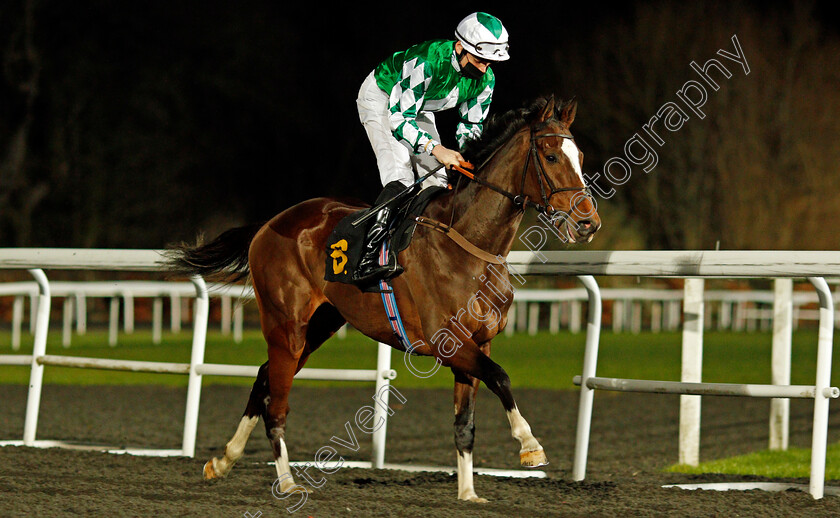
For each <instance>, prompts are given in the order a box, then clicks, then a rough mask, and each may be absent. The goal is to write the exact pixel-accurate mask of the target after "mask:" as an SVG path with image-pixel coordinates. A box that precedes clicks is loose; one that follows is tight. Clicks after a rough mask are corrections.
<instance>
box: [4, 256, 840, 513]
mask: <svg viewBox="0 0 840 518" xmlns="http://www.w3.org/2000/svg"><path fill="white" fill-rule="evenodd" d="M159 261H160V254H159V253H158V252H156V251H127V250H61V249H35V250H32V249H30V250H26V249H0V268H7V269H8V268H19V269H29V270H30V272H31V273H32V275H33V276H35V278H36V280H37V281H38V284H39V287H40V290H41V291H40V298H41V299H42V300H43V301H44V302H46V303H43V304H39V305H38V317H37V319H36V331H35V333H36V336H35V350H34V351H33V354H32V355H31V356H21V355H16V356H0V364H4V363H5V364H13V365H21V364H23V365H31V382H30V387H31V388H30V395H29V398H28V400H27V414H26V416H27V417H26V425H25V429H24V441H23V443H24V444H28V445H37V444H36V441H35V440H34V439H35V427H36V426H37V415H38V405H39V402H40V387H41V381H42V376H43V366H44V365H46V364H57V363H59V362H61V364H63V365H69V364H74V366H78V367H95V368H105V367H106V366H105V365H104V364H101V363H100V360H98V359H80V358H70V357H58V356H47V355H46V331H47V325H48V314H49V297H50V291H49V290H50V286H49V281H48V280H47V279H46V276H45V275H44V274H43V271H42V270H41V269H40V268H41V267H44V268H51V269H90V270H141V271H155V270H157V269H158V268H159V267H160V265H159ZM508 265H509V266H510V267H511V269H512V270H514V271H516V272H517V273H519V274H522V275H558V274H565V275H577V276H578V278H579V279H580V280H581V282H582V283H583V285H584V289H585V292H586V297H587V300H588V303H589V314H588V317H587V327H586V331H587V334H586V347H585V353H584V359H583V372H582V374H581V376H579V377H577V379H576V381H577V383H579V384H580V385H581V394H580V407H579V414H578V427H577V435H576V446H575V460H574V467H573V477H574V478H575V479H576V480H582V479H583V478H584V477H585V471H586V461H587V455H588V448H589V433H590V425H591V419H592V411H593V400H594V390H596V389H599V390H619V391H624V390H626V391H641V392H655V393H677V394H681V395H682V397H683V398H692V399H683V401H688V402H691V404H690V405H687V404H686V405H682V409H681V419H683V418H688V417H690V416H691V415H694V416H695V418H696V419H695V422H694V423H693V424H692V426H687V427H685V428H686V429H689V430H694V431H693V432H690V433H689V435H691V437H689V438H690V439H691V440H692V441H698V440H699V412H698V410H699V396H700V395H711V394H717V395H741V396H750V397H770V398H776V399H779V398H790V397H802V398H808V399H814V417H813V435H812V445H811V447H812V451H811V473H810V477H811V478H810V485H809V491H810V493H811V495H812V496H813V497H814V498H822V496H823V494H824V482H825V454H826V441H827V428H828V400H829V398H834V397H838V395H840V390H838V389H837V388H836V387H831V386H830V373H831V354H832V350H831V349H832V340H833V329H834V323H833V320H834V304H833V300H832V296H831V292H830V290H829V289H828V285H827V284H826V282H825V281H824V279H823V278H822V277H823V276H832V277H836V276H840V252H718V251H714V252H709V251H685V252H542V253H540V254H535V253H531V252H512V253H511V254H510V255H509V256H508ZM593 275H628V276H644V277H681V278H687V279H688V280H687V282H686V290H685V295H684V297H685V300H684V304H685V307H684V317H685V318H684V320H685V321H686V325H685V326H684V329H683V349H684V358H685V359H684V362H683V372H684V375H683V380H682V381H681V382H662V381H655V380H630V379H622V378H600V377H597V376H596V371H597V360H598V344H599V337H600V329H601V310H602V308H601V302H602V298H601V291H600V290H599V288H598V285H597V283H596V282H595V279H594V277H592V276H593ZM708 277H743V278H756V277H766V278H801V277H805V278H808V280H809V281H810V282H811V283H812V284H813V285H814V287H815V288H816V290H817V294H818V298H819V304H820V309H819V335H818V354H817V365H816V371H817V374H816V379H815V384H814V385H808V386H796V387H791V386H789V384H788V383H789V368H790V367H789V362H788V364H787V369H788V373H787V375H788V380H787V381H785V380H784V373H782V375H779V376H777V374H778V373H777V372H776V371H775V369H774V376H773V377H774V379H773V384H771V385H742V384H724V383H702V382H701V381H700V372H701V365H700V362H699V361H698V357H699V356H700V355H699V354H698V352H700V351H702V329H703V325H702V322H703V299H704V297H703V293H702V280H701V279H702V278H708ZM697 279H700V280H701V281H700V284H698V283H697V282H693V280H697ZM193 283H194V284H195V286H196V293H197V310H196V319H195V329H194V340H193V348H192V358H191V362H190V364H158V363H157V362H127V361H123V360H103V361H105V362H108V365H107V368H119V369H123V370H154V369H156V368H158V367H160V368H168V369H171V370H172V371H177V372H182V373H189V375H190V383H189V388H188V398H187V411H186V416H187V423H185V431H184V442H183V447H182V449H181V450H178V451H177V452H176V453H173V454H183V455H189V456H192V454H193V453H194V446H195V444H194V440H195V423H197V411H198V410H197V409H198V406H197V404H198V397H199V393H200V386H201V385H200V384H201V376H202V374H210V373H213V374H216V373H218V374H225V375H243V376H245V375H247V376H254V375H256V367H243V366H219V365H210V364H204V363H203V359H204V338H205V333H206V325H207V289H206V286H205V285H204V282H203V280H201V279H198V278H196V279H193ZM777 294H778V296H779V297H781V298H780V299H778V300H780V301H781V302H779V307H780V309H779V310H778V311H777V313H778V314H779V315H788V316H780V317H779V321H780V322H782V321H783V320H785V319H787V318H789V315H790V313H791V312H790V311H785V310H783V308H784V307H789V304H792V303H790V302H789V300H790V299H789V298H788V299H785V298H784V297H789V295H790V290H787V289H785V288H779V289H777ZM785 294H787V295H785ZM779 328H780V329H781V331H780V334H779V335H778V336H779V337H781V338H779V339H778V340H777V336H775V335H774V344H773V348H774V352H773V356H774V358H775V357H776V356H777V355H779V353H778V351H777V345H779V346H780V348H781V349H782V351H783V352H782V353H781V356H784V354H787V356H788V357H789V350H788V351H787V352H786V353H785V352H784V342H785V340H784V339H783V338H784V334H785V333H789V332H790V328H791V326H789V325H788V326H779ZM788 345H789V341H788ZM383 347H385V349H384V350H383ZM386 353H387V354H386ZM692 358H693V360H692ZM76 362H78V363H76ZM83 362H93V363H87V364H82V363H83ZM377 363H378V365H377V369H376V370H375V371H370V372H368V371H356V372H357V373H360V379H366V380H370V379H375V380H376V383H377V387H376V391H377V393H380V390H381V387H382V386H387V384H388V383H389V380H390V379H392V378H393V376H394V375H395V373H394V371H392V370H391V369H390V350H389V349H387V347H386V346H383V345H382V344H380V349H379V354H378V362H377ZM94 364H95V365H94ZM228 367H229V368H230V370H228V369H227V368H228ZM217 369H218V370H217ZM307 370H308V369H303V370H302V371H301V374H304V371H307ZM782 370H783V369H782ZM371 372H373V374H372V375H371ZM361 373H364V374H361ZM314 374H315V373H313V375H314ZM318 374H321V373H318ZM378 407H379V406H378V405H377V410H380V409H379V408H378ZM382 412H383V413H384V410H382ZM382 418H387V414H386V415H382ZM682 428H683V427H682V426H681V429H682ZM381 430H382V432H383V434H384V430H385V427H384V426H383V427H382V428H381ZM190 436H191V437H190ZM384 440H385V438H384V436H382V437H376V436H374V460H373V462H372V465H374V466H375V467H381V464H382V462H381V461H382V459H383V458H384ZM683 442H685V441H683V438H681V443H683ZM698 444H699V443H698ZM51 445H52V444H51ZM380 448H381V451H379V449H380ZM681 448H682V444H681ZM681 451H682V450H681Z"/></svg>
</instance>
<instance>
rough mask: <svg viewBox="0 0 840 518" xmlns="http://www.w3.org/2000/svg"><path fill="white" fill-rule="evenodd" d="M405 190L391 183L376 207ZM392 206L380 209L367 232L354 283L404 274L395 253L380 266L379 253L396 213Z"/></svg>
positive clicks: (383, 191) (369, 281)
mask: <svg viewBox="0 0 840 518" xmlns="http://www.w3.org/2000/svg"><path fill="white" fill-rule="evenodd" d="M404 190H405V185H403V184H402V183H400V182H398V181H394V182H390V183H388V185H386V186H385V187H384V188H383V189H382V192H381V193H380V194H379V197H378V198H377V199H376V202H375V204H374V205H379V204H380V203H384V202H386V201H388V200H390V199H392V198H393V197H394V196H396V195H398V194H399V193H401V192H403V191H404ZM391 205H395V204H394V203H392V204H389V205H386V206H384V207H383V208H381V209H379V212H377V213H376V216H375V217H374V222H373V224H372V225H371V226H370V228H369V229H368V231H367V235H366V236H365V249H364V251H363V252H362V254H363V255H362V259H361V261H359V266H357V267H356V271H355V272H354V273H353V281H354V282H356V283H358V284H368V283H371V282H373V281H378V280H380V279H390V278H392V277H396V276H397V275H399V274H401V273H402V272H403V268H402V266H400V265H399V264H397V256H396V254H395V253H393V252H390V251H389V252H388V262H387V264H385V265H380V264H379V253H380V251H381V250H382V243H383V242H384V241H385V238H386V237H387V236H388V227H390V226H391V218H392V216H393V213H394V212H395V211H396V207H392V206H391Z"/></svg>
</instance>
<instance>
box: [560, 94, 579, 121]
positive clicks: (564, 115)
mask: <svg viewBox="0 0 840 518" xmlns="http://www.w3.org/2000/svg"><path fill="white" fill-rule="evenodd" d="M575 115H577V99H575V98H574V97H572V99H571V100H570V101H569V102H567V103H565V104H564V105H563V107H562V108H560V122H563V123H565V124H566V126H571V125H572V123H573V122H574V121H575Z"/></svg>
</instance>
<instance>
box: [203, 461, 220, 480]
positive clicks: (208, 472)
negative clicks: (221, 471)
mask: <svg viewBox="0 0 840 518" xmlns="http://www.w3.org/2000/svg"><path fill="white" fill-rule="evenodd" d="M214 478H219V475H217V474H216V470H215V469H213V460H208V461H207V464H205V465H204V480H213V479H214Z"/></svg>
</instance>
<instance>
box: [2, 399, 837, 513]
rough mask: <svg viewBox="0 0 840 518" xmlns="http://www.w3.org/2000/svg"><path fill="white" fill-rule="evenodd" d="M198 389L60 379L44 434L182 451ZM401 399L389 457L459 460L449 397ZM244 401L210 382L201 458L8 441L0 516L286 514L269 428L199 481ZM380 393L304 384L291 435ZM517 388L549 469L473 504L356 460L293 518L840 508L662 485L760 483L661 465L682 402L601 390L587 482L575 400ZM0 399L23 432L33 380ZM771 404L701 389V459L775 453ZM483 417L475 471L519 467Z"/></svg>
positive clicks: (6, 428) (47, 405) (799, 423)
mask: <svg viewBox="0 0 840 518" xmlns="http://www.w3.org/2000/svg"><path fill="white" fill-rule="evenodd" d="M397 388H399V387H398V386H397ZM185 394H186V391H185V390H183V389H180V390H179V389H168V388H161V387H87V388H85V387H58V386H47V387H45V388H44V393H43V398H42V405H41V413H40V421H39V427H38V438H39V439H64V440H74V441H79V440H81V441H84V442H88V443H104V444H109V445H127V446H141V447H156V448H177V447H179V446H180V442H181V434H182V426H183V414H184V401H185ZM402 394H403V395H404V396H405V398H406V402H405V404H402V405H401V404H396V402H395V401H394V399H393V398H392V400H391V402H392V404H393V408H394V410H395V413H394V415H393V416H392V417H391V419H390V421H389V422H388V447H387V453H386V462H389V463H411V464H416V465H433V466H453V465H454V462H455V454H454V445H453V431H452V421H453V416H452V395H451V393H450V392H449V391H438V390H405V391H402ZM247 395H248V389H245V388H240V387H223V386H208V387H204V390H203V394H202V404H201V410H200V423H199V433H198V438H197V451H196V458H195V459H188V458H151V457H139V456H130V455H113V454H104V453H99V452H80V451H69V450H63V449H32V448H23V447H5V448H0V460H1V461H0V516H3V517H17V516H21V517H23V516H25V517H60V516H91V517H94V516H95V517H99V516H102V517H106V516H107V517H116V516H138V517H139V516H201V517H217V516H219V517H231V518H233V517H243V516H253V517H257V516H259V517H260V518H264V517H282V516H290V514H289V513H288V512H287V511H286V509H285V508H286V507H289V506H291V505H292V504H293V503H294V502H295V501H296V499H291V498H290V499H287V500H280V499H278V498H275V497H274V496H273V495H272V492H271V484H272V482H273V481H274V479H276V474H275V473H274V468H273V467H272V466H269V465H267V464H266V463H267V462H268V461H271V460H273V459H272V455H271V450H270V448H269V446H268V441H267V440H266V439H265V435H264V428H263V426H262V424H260V425H258V428H257V429H256V430H255V432H254V434H253V436H252V438H251V441H250V442H249V443H248V446H247V448H246V450H245V455H244V457H243V458H242V460H241V461H240V462H239V463H238V464H237V465H236V467H235V468H234V469H233V471H232V472H231V474H230V475H229V476H228V477H227V478H225V479H222V480H217V481H212V482H205V481H204V480H202V478H201V468H202V465H203V463H204V462H205V461H206V460H208V459H209V458H210V457H212V456H218V455H219V454H220V453H221V451H222V449H223V447H224V444H225V443H226V442H227V441H228V439H229V438H230V436H231V434H232V433H233V431H234V430H235V428H236V424H237V423H238V420H239V416H240V415H241V412H242V410H243V409H244V405H245V402H246V399H247ZM371 395H372V389H371V388H369V387H361V386H354V387H353V388H348V389H321V388H309V387H295V388H294V389H293V391H292V396H291V405H292V412H291V414H290V415H289V425H288V436H287V437H288V445H289V449H290V456H291V458H292V459H293V460H303V461H306V460H310V461H311V460H312V458H313V456H314V454H315V452H316V451H317V450H318V449H319V448H321V447H322V446H325V445H329V444H331V443H330V437H332V436H333V435H336V436H343V437H346V435H347V434H346V432H345V428H344V425H345V423H346V422H348V421H350V422H351V423H352V422H353V416H354V415H355V412H356V410H357V409H358V408H360V407H361V406H364V405H369V404H371ZM515 395H516V396H517V400H518V403H519V407H520V409H521V410H522V413H523V415H524V416H525V418H526V419H528V420H529V422H530V424H531V427H532V429H533V430H534V433H535V435H536V436H537V437H538V438H539V439H540V440H541V442H542V444H543V446H544V447H545V449H546V452H547V454H548V457H549V460H550V461H551V464H550V465H549V466H547V467H546V468H545V471H546V473H547V475H548V477H547V478H545V479H534V478H528V479H513V478H498V477H490V476H477V477H476V491H477V493H478V494H479V496H482V497H484V498H487V499H489V500H490V502H489V503H486V504H476V503H467V502H459V501H457V499H456V493H457V484H456V481H455V477H454V476H450V475H448V474H446V473H412V472H407V471H393V470H370V469H351V468H348V467H343V468H341V469H339V470H338V471H337V472H335V473H333V474H329V475H324V480H325V482H324V484H323V486H322V487H321V488H320V489H317V490H315V491H312V492H311V493H310V494H309V497H308V500H307V501H306V503H305V504H304V505H303V507H302V508H300V509H299V510H298V511H297V512H295V513H294V514H292V515H291V516H297V517H303V518H306V517H310V516H311V517H318V518H320V517H334V516H347V517H349V516H359V517H369V516H397V517H403V516H409V517H414V516H418V517H419V516H423V517H443V516H446V517H449V516H458V517H473V516H475V517H479V516H480V517H504V518H512V517H541V516H587V517H591V516H698V517H699V516H703V517H707V516H760V517H774V516H779V517H790V516H797V517H799V516H840V497H835V496H827V497H825V498H824V499H822V500H818V501H815V500H813V499H812V498H811V496H810V495H808V494H807V493H803V492H800V491H785V492H764V491H730V492H718V491H685V490H679V489H663V488H662V487H661V486H662V485H663V484H672V483H686V482H701V481H726V480H733V481H734V480H738V481H744V480H749V478H746V477H730V476H722V475H705V476H688V475H675V474H668V473H663V472H661V468H662V467H664V466H666V465H668V464H671V463H673V462H676V459H677V437H678V410H679V409H678V401H679V400H678V397H676V396H661V395H645V394H610V393H599V394H598V395H596V399H595V419H594V422H593V426H592V438H591V443H590V456H589V464H588V470H587V478H586V480H585V481H583V482H572V481H571V476H570V472H571V469H572V461H573V449H574V434H575V422H576V419H577V407H578V404H577V393H575V392H549V391H538V390H519V391H516V393H515ZM0 401H2V403H0V405H1V406H0V438H2V439H20V437H21V435H22V430H23V415H24V408H25V404H26V387H18V386H0ZM768 409H769V402H768V401H766V400H750V399H746V398H712V397H707V398H704V400H703V427H702V432H701V437H702V443H701V452H700V454H701V459H712V458H717V457H721V456H727V455H731V454H740V453H747V452H749V451H753V450H758V449H763V448H766V444H767V428H768V425H767V420H768ZM811 413H812V406H811V405H809V404H808V403H807V402H804V401H792V403H791V414H792V420H791V445H792V446H804V447H809V445H810V440H811V425H810V420H811V417H812V416H811ZM835 413H836V410H835ZM476 422H477V438H476V447H475V460H476V465H477V466H482V467H494V468H506V469H518V466H517V464H518V445H517V443H516V442H515V441H514V440H513V439H512V438H511V437H510V431H509V427H508V424H507V419H506V418H505V416H504V413H503V411H502V409H501V405H500V404H499V402H498V400H496V398H495V397H494V396H493V395H492V394H491V393H489V392H488V391H487V390H485V389H483V388H482V390H481V392H480V394H479V398H478V405H477V416H476ZM838 432H840V419H838V417H837V416H836V415H835V416H834V417H832V421H831V426H830V430H829V439H830V441H837V440H838V439H840V437H839V436H840V433H838ZM356 434H357V436H358V440H359V442H360V446H361V447H360V449H359V451H358V452H350V451H349V450H347V449H343V448H341V447H338V448H337V449H338V450H339V454H341V455H342V456H343V457H344V458H345V459H347V460H369V457H370V437H369V436H368V435H366V434H364V433H361V432H360V431H359V430H358V429H356ZM314 473H315V474H316V475H318V476H319V477H320V476H321V473H320V472H317V471H314ZM298 482H299V483H300V480H298ZM795 482H799V483H805V484H807V482H808V480H807V479H801V480H796V481H795ZM835 483H836V482H835ZM246 513H248V514H247V515H246Z"/></svg>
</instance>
